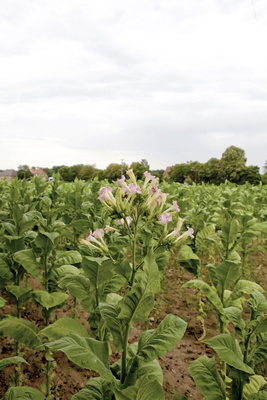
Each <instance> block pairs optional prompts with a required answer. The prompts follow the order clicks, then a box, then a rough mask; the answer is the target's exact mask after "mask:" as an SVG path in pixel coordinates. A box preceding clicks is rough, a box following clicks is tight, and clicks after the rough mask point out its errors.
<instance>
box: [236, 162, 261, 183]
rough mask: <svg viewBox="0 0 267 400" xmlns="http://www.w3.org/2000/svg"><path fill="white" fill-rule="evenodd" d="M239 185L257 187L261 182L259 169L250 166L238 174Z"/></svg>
mask: <svg viewBox="0 0 267 400" xmlns="http://www.w3.org/2000/svg"><path fill="white" fill-rule="evenodd" d="M240 179H241V180H240V183H241V184H244V183H245V182H249V183H250V184H251V185H258V184H259V183H260V182H261V174H260V169H259V167H257V166H255V165H250V166H249V167H245V168H244V169H243V170H242V171H241V173H240Z"/></svg>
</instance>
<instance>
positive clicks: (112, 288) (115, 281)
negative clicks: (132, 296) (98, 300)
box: [103, 274, 126, 294]
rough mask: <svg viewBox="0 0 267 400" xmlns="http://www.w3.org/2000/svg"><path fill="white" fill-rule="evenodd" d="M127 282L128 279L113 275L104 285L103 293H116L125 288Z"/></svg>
mask: <svg viewBox="0 0 267 400" xmlns="http://www.w3.org/2000/svg"><path fill="white" fill-rule="evenodd" d="M125 282H126V279H125V278H124V276H122V275H118V274H116V275H113V276H112V278H111V279H110V281H108V282H105V283H104V284H103V293H104V294H109V293H115V292H117V291H118V290H120V289H121V288H122V287H123V285H124V284H125Z"/></svg>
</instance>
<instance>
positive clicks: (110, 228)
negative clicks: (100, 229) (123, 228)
mask: <svg viewBox="0 0 267 400" xmlns="http://www.w3.org/2000/svg"><path fill="white" fill-rule="evenodd" d="M105 232H106V233H109V232H119V231H118V229H116V228H113V227H112V226H109V225H106V227H105Z"/></svg>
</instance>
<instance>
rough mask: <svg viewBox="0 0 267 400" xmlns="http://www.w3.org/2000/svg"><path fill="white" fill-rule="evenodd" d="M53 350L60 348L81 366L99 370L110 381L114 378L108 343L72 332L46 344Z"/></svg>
mask: <svg viewBox="0 0 267 400" xmlns="http://www.w3.org/2000/svg"><path fill="white" fill-rule="evenodd" d="M46 346H48V347H49V348H51V349H52V350H60V351H63V353H65V354H66V356H67V357H68V359H69V360H70V361H72V362H74V363H75V364H77V365H79V367H82V368H87V369H92V370H94V371H97V372H99V374H100V376H101V377H102V378H104V379H106V380H108V381H112V380H113V375H112V373H111V371H110V369H109V351H108V343H107V342H100V341H98V340H96V339H92V338H82V337H81V336H79V335H77V334H75V333H71V334H69V335H68V336H66V337H63V338H61V339H59V340H56V341H55V342H52V343H48V344H46Z"/></svg>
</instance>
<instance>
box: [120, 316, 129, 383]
mask: <svg viewBox="0 0 267 400" xmlns="http://www.w3.org/2000/svg"><path fill="white" fill-rule="evenodd" d="M129 331H130V323H129V322H128V323H127V324H126V329H125V334H124V341H123V350H122V358H121V383H123V382H124V381H125V378H126V374H127V371H126V363H127V346H128V336H129Z"/></svg>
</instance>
